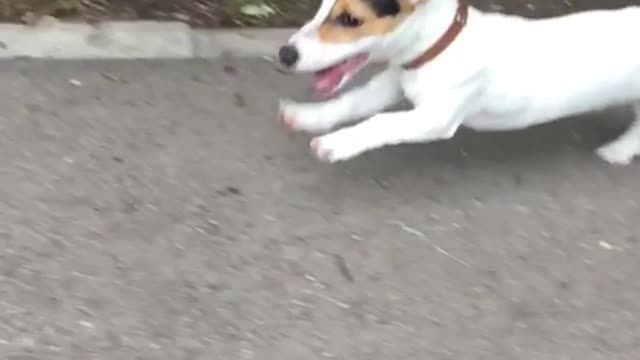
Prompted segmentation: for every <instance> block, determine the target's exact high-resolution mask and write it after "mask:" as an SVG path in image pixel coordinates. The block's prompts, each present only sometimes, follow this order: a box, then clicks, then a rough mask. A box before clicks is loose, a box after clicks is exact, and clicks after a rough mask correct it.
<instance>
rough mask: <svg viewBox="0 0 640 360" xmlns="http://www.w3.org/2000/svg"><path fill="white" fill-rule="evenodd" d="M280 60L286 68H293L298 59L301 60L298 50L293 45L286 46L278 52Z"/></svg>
mask: <svg viewBox="0 0 640 360" xmlns="http://www.w3.org/2000/svg"><path fill="white" fill-rule="evenodd" d="M278 58H279V59H280V63H282V65H284V66H286V67H291V66H293V65H294V64H295V63H296V62H297V61H298V59H299V58H300V54H299V53H298V49H296V47H295V46H293V45H284V46H282V47H281V48H280V50H278Z"/></svg>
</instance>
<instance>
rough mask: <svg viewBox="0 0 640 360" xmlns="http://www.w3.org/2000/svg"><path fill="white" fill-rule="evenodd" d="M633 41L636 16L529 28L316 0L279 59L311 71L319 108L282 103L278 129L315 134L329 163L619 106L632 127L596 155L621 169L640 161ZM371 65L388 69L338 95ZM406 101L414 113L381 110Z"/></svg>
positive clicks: (375, 2) (417, 8)
mask: <svg viewBox="0 0 640 360" xmlns="http://www.w3.org/2000/svg"><path fill="white" fill-rule="evenodd" d="M638 34H640V7H633V6H630V7H626V8H622V9H616V10H589V11H582V12H578V13H573V14H568V15H563V16H558V17H553V18H547V19H528V18H523V17H519V16H514V15H505V14H498V13H486V12H482V11H480V10H478V9H476V8H474V7H472V6H470V5H468V4H467V3H465V2H464V0H322V2H321V4H320V7H319V9H318V11H317V13H316V14H315V16H314V17H313V18H312V19H311V20H310V21H309V22H307V23H306V24H305V25H304V26H303V27H301V28H300V29H299V30H298V31H297V32H296V33H294V34H293V35H292V36H291V37H290V39H289V40H288V42H287V43H286V44H284V45H283V46H282V47H280V49H279V51H278V58H279V62H280V63H282V65H283V66H284V67H286V68H288V69H289V70H290V71H291V72H293V73H312V74H313V78H314V87H315V90H316V92H317V93H318V94H320V95H322V96H324V97H325V98H326V99H325V101H322V102H308V103H296V102H293V101H291V100H281V101H280V109H279V112H280V115H279V119H280V122H281V124H282V125H283V126H285V127H286V128H287V129H289V130H292V131H305V132H309V133H316V134H318V133H320V134H318V135H317V137H315V138H314V139H313V140H312V141H311V144H310V147H311V150H312V152H313V154H315V156H316V157H317V158H318V159H319V160H322V161H326V162H330V163H333V162H337V161H345V160H349V159H352V158H354V157H356V156H358V155H360V154H362V153H364V152H367V151H370V150H374V149H378V148H381V147H384V146H389V145H395V144H401V143H426V142H433V141H439V140H446V139H450V138H451V137H453V136H454V135H455V133H456V131H457V130H458V129H459V128H460V127H461V126H465V127H468V128H471V129H474V130H478V131H506V130H516V129H523V128H527V127H531V126H534V125H538V124H542V123H546V122H551V121H554V120H556V119H560V118H563V117H568V116H572V115H577V114H581V113H586V112H592V111H596V110H602V109H605V108H608V107H610V106H616V105H625V104H626V105H632V106H633V109H634V114H635V120H634V121H633V122H632V124H631V126H630V127H629V128H628V129H627V130H626V131H625V132H624V133H623V134H622V135H620V136H619V137H618V138H617V139H615V140H613V141H611V142H609V143H607V144H605V145H603V146H601V147H599V148H598V149H597V150H596V153H597V154H598V155H599V156H600V157H601V158H602V159H604V160H606V161H607V162H609V163H611V164H619V165H627V164H629V163H631V162H632V159H633V158H634V157H635V156H637V155H639V154H640V45H639V44H638V41H637V39H638ZM371 63H384V64H386V68H385V70H384V71H382V72H380V73H379V74H377V75H375V76H373V77H372V78H371V79H370V80H369V82H367V83H366V84H364V85H362V86H360V87H356V88H354V89H352V90H350V91H347V92H344V93H342V94H339V93H340V91H339V90H340V89H341V88H342V87H343V86H344V85H345V84H347V83H348V82H349V80H351V79H352V78H353V76H354V75H355V74H356V73H357V72H359V71H360V70H362V69H363V68H364V67H366V66H367V65H368V64H371ZM403 98H406V99H408V100H409V101H410V102H411V103H412V104H413V108H412V109H411V110H408V111H397V112H383V111H384V110H386V109H387V108H388V107H390V106H391V105H393V104H395V103H397V102H399V101H400V100H402V99H403ZM367 118H368V119H367ZM359 119H366V120H364V121H362V122H359V123H356V122H357V121H358V120H359ZM354 123H356V124H354ZM338 127H341V128H340V129H338V130H335V129H334V128H338ZM322 134H324V135H322Z"/></svg>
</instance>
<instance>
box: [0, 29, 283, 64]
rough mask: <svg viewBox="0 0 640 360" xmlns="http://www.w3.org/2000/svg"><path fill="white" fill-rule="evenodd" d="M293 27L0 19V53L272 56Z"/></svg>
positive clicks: (13, 55)
mask: <svg viewBox="0 0 640 360" xmlns="http://www.w3.org/2000/svg"><path fill="white" fill-rule="evenodd" d="M293 32H294V29H255V28H250V29H218V30H199V29H191V28H190V27H189V26H187V25H186V24H183V23H180V22H155V21H134V22H120V21H116V22H104V23H99V24H95V25H90V24H83V23H64V22H56V21H51V22H48V23H41V24H38V25H36V26H27V25H17V24H0V59H15V58H34V59H69V60H70V59H78V60H79V59H87V60H91V59H95V60H99V59H190V58H216V57H220V56H222V55H224V54H226V55H231V56H235V57H263V56H273V55H274V54H276V53H277V49H278V47H279V46H280V45H281V44H282V43H283V42H285V41H286V39H287V38H288V37H289V36H290V35H291V34H292V33H293Z"/></svg>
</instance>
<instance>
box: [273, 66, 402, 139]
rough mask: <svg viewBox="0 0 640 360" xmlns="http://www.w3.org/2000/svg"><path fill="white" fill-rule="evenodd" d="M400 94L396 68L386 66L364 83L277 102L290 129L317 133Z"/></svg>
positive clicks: (372, 111) (392, 100)
mask: <svg viewBox="0 0 640 360" xmlns="http://www.w3.org/2000/svg"><path fill="white" fill-rule="evenodd" d="M401 98H402V89H401V87H400V78H399V73H398V70H397V69H387V70H385V71H383V72H382V73H380V74H378V75H376V76H374V77H373V78H372V79H371V80H369V82H367V83H366V84H364V85H362V86H360V87H357V88H355V89H352V90H351V91H348V92H346V93H344V94H342V95H340V96H339V97H337V98H335V99H332V100H328V101H325V102H318V103H294V102H291V101H281V102H280V122H281V124H282V125H283V126H284V127H285V128H287V129H289V130H293V131H306V132H311V133H318V132H324V131H327V130H330V129H331V128H333V127H336V126H338V125H344V124H346V123H349V122H353V121H356V120H358V119H359V118H362V117H366V116H371V115H373V114H375V113H377V112H379V111H382V110H384V109H385V108H387V107H388V106H391V105H393V104H395V103H396V102H398V101H399V100H400V99H401Z"/></svg>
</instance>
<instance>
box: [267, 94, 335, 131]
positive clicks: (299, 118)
mask: <svg viewBox="0 0 640 360" xmlns="http://www.w3.org/2000/svg"><path fill="white" fill-rule="evenodd" d="M325 110H326V105H323V104H313V103H295V102H292V101H288V100H281V101H280V109H279V115H278V121H279V122H280V125H281V126H282V127H283V128H285V129H287V130H289V131H306V132H310V133H319V132H324V131H327V130H329V129H330V128H331V127H332V126H333V123H332V121H331V120H332V119H331V117H330V115H331V114H327V113H326V111H325Z"/></svg>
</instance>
